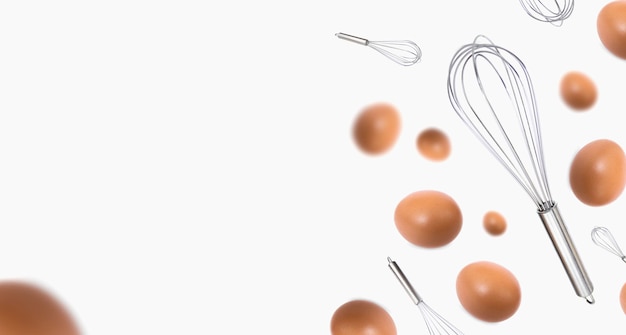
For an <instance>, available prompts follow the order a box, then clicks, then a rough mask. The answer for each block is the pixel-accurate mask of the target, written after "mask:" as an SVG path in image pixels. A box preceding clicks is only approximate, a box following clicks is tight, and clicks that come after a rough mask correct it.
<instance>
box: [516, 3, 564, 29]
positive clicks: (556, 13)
mask: <svg viewBox="0 0 626 335" xmlns="http://www.w3.org/2000/svg"><path fill="white" fill-rule="evenodd" d="M550 1H552V2H553V3H554V4H553V5H547V4H546V3H544V0H520V3H521V4H522V8H524V11H526V13H527V14H528V15H530V16H531V17H532V18H533V19H535V20H537V21H541V22H549V23H552V24H553V25H555V26H560V25H562V24H563V21H564V20H565V19H567V18H568V17H569V16H570V15H571V14H572V11H573V10H574V0H550Z"/></svg>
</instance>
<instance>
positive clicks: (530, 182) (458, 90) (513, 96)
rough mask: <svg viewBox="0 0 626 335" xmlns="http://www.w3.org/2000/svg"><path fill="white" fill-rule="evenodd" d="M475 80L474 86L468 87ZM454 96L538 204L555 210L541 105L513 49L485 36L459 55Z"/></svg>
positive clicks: (451, 77) (451, 85) (453, 68)
mask: <svg viewBox="0 0 626 335" xmlns="http://www.w3.org/2000/svg"><path fill="white" fill-rule="evenodd" d="M486 72H490V73H491V74H493V75H492V77H491V78H490V79H492V80H491V82H486V80H484V79H487V78H484V77H483V74H485V73H486ZM471 79H473V81H471V83H470V80H471ZM470 84H471V85H472V87H468V86H470ZM492 85H500V87H494V86H492ZM471 89H473V91H472V90H471ZM491 91H494V92H495V93H493V92H491ZM488 92H489V93H488ZM472 93H474V95H472ZM498 95H501V96H504V97H508V98H509V99H508V100H507V101H506V102H504V103H502V102H500V101H496V100H495V99H494V98H495V97H497V96H498ZM448 97H449V98H450V102H451V103H452V106H453V108H454V111H455V112H456V113H457V115H458V116H459V117H460V118H461V120H462V121H463V122H464V123H465V124H466V125H467V126H468V127H469V128H470V130H471V131H472V132H473V133H474V134H475V135H476V136H477V137H478V138H479V139H480V140H481V142H483V144H484V145H485V146H486V147H487V149H489V151H491V153H492V154H493V155H494V156H495V157H496V159H497V160H498V161H499V162H500V163H501V164H502V165H503V166H504V167H505V168H506V170H507V171H508V172H509V173H510V174H511V176H513V178H515V180H516V181H517V182H518V183H519V184H520V185H521V186H522V188H523V189H524V190H525V191H526V193H528V195H529V196H530V197H531V198H532V199H533V201H534V202H535V204H536V205H537V208H539V209H540V210H545V209H547V208H549V207H550V206H551V204H552V203H553V200H552V195H551V194H550V188H549V187H548V180H547V178H546V168H545V159H544V156H543V145H542V141H541V132H540V130H539V128H540V125H539V117H538V114H537V103H536V99H535V94H534V90H533V85H532V82H531V79H530V76H529V74H528V71H527V69H526V66H525V65H524V63H522V62H521V60H520V59H519V58H518V57H517V56H516V55H515V54H513V53H512V52H510V51H509V50H507V49H505V48H503V47H501V46H497V45H495V44H493V43H492V42H491V40H489V39H488V38H487V37H485V36H483V35H479V36H477V37H476V38H475V39H474V42H473V43H470V44H466V45H464V46H463V47H461V48H460V49H459V50H458V51H457V53H456V54H455V55H454V57H453V59H452V61H451V63H450V68H449V72H448ZM480 114H482V115H480ZM488 119H491V120H488ZM488 121H492V122H490V123H488ZM515 123H517V125H516V124H515ZM515 127H517V128H518V129H519V130H520V132H517V133H516V135H521V137H518V138H514V137H513V136H512V135H513V134H512V133H511V131H510V130H511V129H513V130H514V128H515ZM514 141H515V142H516V143H514Z"/></svg>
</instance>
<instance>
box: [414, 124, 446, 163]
mask: <svg viewBox="0 0 626 335" xmlns="http://www.w3.org/2000/svg"><path fill="white" fill-rule="evenodd" d="M416 142H417V150H418V151H419V153H420V154H422V156H424V157H426V158H428V159H430V160H432V161H442V160H445V159H446V158H448V156H449V155H450V150H451V149H450V140H449V139H448V136H447V135H446V134H445V133H444V132H443V131H441V130H439V129H436V128H428V129H425V130H423V131H422V132H421V133H420V134H419V135H418V136H417V141H416Z"/></svg>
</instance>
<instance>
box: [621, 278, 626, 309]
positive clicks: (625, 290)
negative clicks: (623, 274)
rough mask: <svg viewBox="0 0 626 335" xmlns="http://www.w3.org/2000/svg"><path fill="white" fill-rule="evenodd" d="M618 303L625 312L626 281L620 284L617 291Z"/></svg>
mask: <svg viewBox="0 0 626 335" xmlns="http://www.w3.org/2000/svg"><path fill="white" fill-rule="evenodd" d="M619 304H620V306H621V307H622V311H624V314H626V283H625V284H624V285H623V286H622V289H621V290H620V292H619Z"/></svg>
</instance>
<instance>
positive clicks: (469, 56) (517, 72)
mask: <svg viewBox="0 0 626 335" xmlns="http://www.w3.org/2000/svg"><path fill="white" fill-rule="evenodd" d="M448 97H449V99H450V103H451V104H452V107H453V108H454V110H455V112H456V113H457V115H458V116H459V117H460V118H461V120H463V122H464V123H465V124H466V125H467V126H468V127H469V129H470V130H471V131H472V132H473V133H474V135H476V137H478V138H479V139H480V140H481V142H482V143H483V144H484V145H485V147H486V148H487V149H489V151H490V152H491V153H492V154H493V155H494V156H495V157H496V158H497V160H498V161H499V162H500V163H501V164H502V165H503V166H504V167H505V168H506V170H507V171H508V172H509V173H510V174H511V175H512V176H513V177H514V178H515V180H516V181H517V182H518V183H519V184H520V185H521V186H522V188H523V189H524V190H525V191H526V193H527V194H528V195H529V196H530V197H531V199H532V200H533V202H534V203H535V205H536V206H537V214H538V215H539V217H540V218H541V221H542V223H543V225H544V227H545V229H546V232H547V233H548V235H549V236H550V239H551V240H552V244H553V245H554V248H555V249H556V252H557V253H558V255H559V258H560V259H561V263H562V264H563V267H564V268H565V271H566V272H567V275H568V277H569V279H570V281H571V283H572V285H573V287H574V290H575V291H576V294H577V295H578V296H580V297H583V298H585V299H586V300H587V302H589V303H590V304H591V303H594V299H593V296H592V295H591V293H592V292H593V285H592V284H591V281H590V280H589V277H588V275H587V273H586V271H585V268H584V267H583V264H582V262H581V260H580V257H579V256H578V252H577V251H576V248H575V246H574V243H573V242H572V239H571V237H570V234H569V232H568V231H567V227H566V225H565V223H564V221H563V219H562V217H561V214H560V212H559V210H558V206H557V204H556V202H555V201H554V200H553V199H552V195H551V194H550V189H549V188H548V180H547V178H546V169H545V161H544V156H543V145H542V140H541V132H540V126H539V117H538V114H537V103H536V101H535V93H534V91H533V86H532V82H531V79H530V76H529V74H528V71H527V70H526V66H525V65H524V63H522V61H521V60H520V59H519V58H518V57H517V56H516V55H515V54H513V53H512V52H510V51H509V50H507V49H505V48H503V47H501V46H498V45H495V44H493V43H492V42H491V41H490V40H489V39H488V38H486V37H485V36H482V35H479V36H477V37H476V39H474V41H473V42H472V43H469V44H466V45H464V46H462V47H461V48H460V49H459V50H458V51H457V52H456V53H455V54H454V56H453V58H452V61H451V63H450V67H449V72H448Z"/></svg>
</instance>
